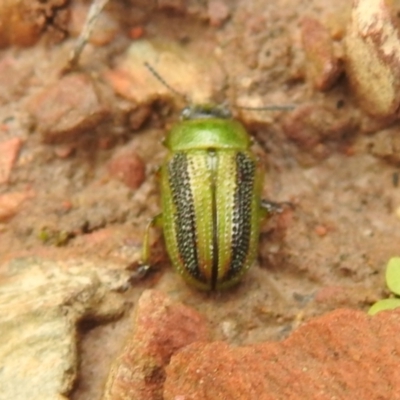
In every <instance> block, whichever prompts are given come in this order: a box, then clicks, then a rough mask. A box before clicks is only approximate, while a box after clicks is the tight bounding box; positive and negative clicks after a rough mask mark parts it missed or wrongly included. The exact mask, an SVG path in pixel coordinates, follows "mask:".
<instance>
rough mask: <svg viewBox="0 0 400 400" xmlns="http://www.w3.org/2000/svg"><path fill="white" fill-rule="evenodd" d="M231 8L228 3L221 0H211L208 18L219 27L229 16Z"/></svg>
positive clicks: (212, 24) (211, 23)
mask: <svg viewBox="0 0 400 400" xmlns="http://www.w3.org/2000/svg"><path fill="white" fill-rule="evenodd" d="M229 14H230V10H229V7H228V5H227V4H226V3H225V2H223V1H221V0H210V1H209V2H208V18H209V19H210V25H211V26H215V27H219V26H221V25H222V24H223V23H224V22H225V21H226V20H227V19H228V17H229Z"/></svg>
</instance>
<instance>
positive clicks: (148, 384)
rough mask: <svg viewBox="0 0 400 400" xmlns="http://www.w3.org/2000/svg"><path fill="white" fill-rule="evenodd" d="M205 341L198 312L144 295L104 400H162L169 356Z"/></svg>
mask: <svg viewBox="0 0 400 400" xmlns="http://www.w3.org/2000/svg"><path fill="white" fill-rule="evenodd" d="M207 337H208V329H207V326H206V322H205V320H204V318H203V317H202V316H201V315H200V314H198V313H197V311H195V310H193V309H191V308H189V307H187V306H184V305H183V304H181V303H177V302H174V301H173V300H171V299H170V298H168V297H167V296H166V295H164V294H163V293H162V292H159V291H156V290H147V291H145V292H144V293H143V294H142V296H141V297H140V299H139V302H138V305H137V308H136V312H135V319H134V321H133V333H132V335H130V336H129V338H128V343H127V344H126V346H125V348H124V350H123V352H122V354H121V356H120V357H119V358H118V359H117V360H116V362H115V363H114V365H113V366H112V368H111V371H110V375H109V377H108V381H107V385H106V390H105V394H104V397H103V400H122V399H135V400H149V399H161V398H162V390H163V383H164V379H165V371H164V369H165V367H166V366H167V365H168V363H169V360H170V358H171V355H172V354H174V353H176V352H177V351H178V350H179V349H181V348H183V347H184V346H187V345H188V344H190V343H194V342H197V341H205V340H207Z"/></svg>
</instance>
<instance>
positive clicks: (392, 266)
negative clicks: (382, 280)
mask: <svg viewBox="0 0 400 400" xmlns="http://www.w3.org/2000/svg"><path fill="white" fill-rule="evenodd" d="M386 284H387V286H388V288H389V289H390V291H391V292H393V293H394V294H397V295H400V257H392V258H391V259H390V260H389V262H388V264H387V266H386Z"/></svg>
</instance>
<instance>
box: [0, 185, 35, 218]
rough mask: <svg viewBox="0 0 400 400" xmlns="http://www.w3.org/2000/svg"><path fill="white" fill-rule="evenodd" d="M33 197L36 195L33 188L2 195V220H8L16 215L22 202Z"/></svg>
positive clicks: (0, 209) (0, 208)
mask: <svg viewBox="0 0 400 400" xmlns="http://www.w3.org/2000/svg"><path fill="white" fill-rule="evenodd" d="M32 197H34V192H33V191H31V190H26V191H23V192H9V193H5V194H2V195H0V222H3V221H7V220H9V219H10V218H12V217H14V216H15V215H16V214H17V213H18V211H19V209H20V207H21V206H22V204H23V203H24V202H25V201H26V200H28V199H30V198H32Z"/></svg>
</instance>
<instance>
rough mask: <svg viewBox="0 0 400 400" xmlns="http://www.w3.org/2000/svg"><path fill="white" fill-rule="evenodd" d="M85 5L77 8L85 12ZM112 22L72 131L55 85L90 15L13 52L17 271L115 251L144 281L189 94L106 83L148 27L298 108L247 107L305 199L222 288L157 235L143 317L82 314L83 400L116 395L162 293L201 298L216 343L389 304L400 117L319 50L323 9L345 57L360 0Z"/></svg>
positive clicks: (136, 13) (10, 235) (222, 7)
mask: <svg viewBox="0 0 400 400" xmlns="http://www.w3.org/2000/svg"><path fill="white" fill-rule="evenodd" d="M149 3H150V2H149ZM210 4H212V6H211V5H210ZM78 6H79V7H80V6H81V5H80V4H77V2H72V3H71V4H69V5H65V6H63V7H67V8H69V11H70V12H71V15H72V16H76V15H78V14H79V12H81V11H80V8H79V7H78ZM85 6H86V5H83V7H85ZM64 11H65V9H64ZM104 15H105V16H104V17H103V19H101V20H100V22H99V25H98V28H97V30H96V32H97V36H96V32H95V34H94V38H95V39H93V41H92V42H91V43H89V44H88V46H87V48H86V49H85V51H84V53H83V55H82V57H81V60H80V71H79V72H77V73H78V74H83V75H84V76H85V77H90V80H89V81H90V82H89V83H87V82H86V83H83V84H84V85H86V84H88V85H93V87H94V89H92V90H94V93H95V94H96V96H97V99H98V102H99V104H97V103H96V101H94V100H93V98H90V99H89V100H87V101H88V102H89V103H90V107H88V108H82V109H81V110H80V112H79V115H77V116H74V117H73V120H74V121H76V120H78V119H79V118H81V119H82V120H83V121H84V122H85V123H86V122H88V125H87V124H85V123H82V124H81V123H78V122H76V124H75V123H74V122H73V123H72V125H71V126H70V125H68V124H66V123H65V124H64V125H62V126H61V127H60V126H59V125H61V123H60V122H59V119H58V118H55V119H54V122H51V124H50V127H48V128H46V129H47V130H46V129H44V128H43V125H41V123H42V121H43V118H45V117H42V116H41V114H40V113H41V112H42V111H43V109H42V108H41V106H42V105H43V104H46V103H45V102H46V98H48V96H54V94H53V92H52V90H54V89H52V86H51V85H58V81H59V80H60V77H61V76H62V74H63V72H62V71H63V67H64V66H65V64H66V60H67V59H68V56H69V53H70V50H71V48H72V46H73V44H74V41H75V38H74V37H73V35H74V34H75V32H76V30H77V29H76V26H72V25H70V26H68V28H67V30H68V32H69V35H68V38H67V39H64V40H63V41H61V42H58V43H57V44H53V42H54V40H59V34H58V33H57V35H56V34H55V33H52V32H53V31H52V30H49V31H48V32H44V34H43V35H42V37H41V39H40V41H39V42H37V43H36V44H34V45H33V46H31V47H29V48H13V47H7V48H4V49H3V50H1V51H0V106H1V107H0V140H1V143H3V142H7V141H9V140H15V138H19V139H20V141H21V143H22V145H21V149H20V150H19V156H18V158H17V159H16V160H15V161H14V162H13V166H12V170H11V172H10V174H9V176H8V177H7V179H5V181H4V182H3V183H0V208H1V207H3V208H4V210H6V208H7V207H8V208H7V210H9V211H8V212H5V211H4V210H3V212H2V213H0V214H1V215H3V217H2V220H1V222H0V270H1V264H2V263H4V262H5V261H7V260H10V259H13V258H16V257H22V256H25V255H35V256H38V257H48V258H54V259H65V258H75V259H76V258H78V259H79V258H85V259H90V260H94V261H96V260H99V259H102V260H107V259H108V260H110V261H112V262H113V263H114V265H115V264H118V265H119V266H120V268H121V269H125V268H131V269H132V271H133V272H132V273H133V274H134V272H135V267H136V266H137V262H138V260H139V257H140V249H141V243H142V237H143V233H144V230H145V226H146V223H147V221H148V219H149V218H150V217H152V216H154V215H156V214H157V213H158V212H159V211H160V203H159V189H158V184H157V179H156V170H157V167H158V166H159V165H160V163H162V160H163V158H164V157H165V155H166V150H165V149H164V148H163V146H162V144H161V140H162V138H163V137H164V136H165V133H166V129H168V127H170V126H171V124H173V123H174V121H176V120H177V118H178V117H179V110H178V107H177V106H176V101H175V100H174V97H173V95H171V96H169V97H168V98H165V97H163V98H161V97H157V96H155V97H154V98H153V99H151V101H142V102H141V103H138V104H134V103H132V102H131V101H130V100H129V99H127V98H123V97H121V96H118V95H117V94H115V91H114V90H113V88H112V87H111V84H110V81H109V80H107V79H106V78H105V72H106V71H110V70H112V69H114V68H115V67H116V66H117V65H118V64H119V62H120V60H121V59H122V58H123V57H124V54H125V51H126V50H127V48H128V46H129V45H130V44H131V43H132V42H133V41H135V40H138V39H137V36H141V39H146V40H149V41H152V40H155V41H156V40H159V39H160V38H162V39H163V40H164V41H166V42H171V43H172V44H174V45H176V44H177V45H179V46H181V47H182V48H183V49H185V50H186V51H187V52H188V53H193V54H196V55H197V57H199V58H202V57H206V56H207V57H211V58H213V60H214V61H215V62H216V63H217V64H218V66H219V68H220V70H221V71H223V73H222V76H223V79H220V80H219V82H218V84H217V83H216V84H215V87H213V91H214V101H224V100H229V103H230V104H241V105H243V104H244V102H245V101H247V100H249V99H250V100H251V99H257V104H260V103H261V104H262V105H270V104H278V105H282V104H295V109H294V110H289V111H249V110H244V109H243V110H240V109H239V110H238V109H234V110H233V111H234V113H235V114H236V115H235V117H236V118H238V119H241V120H242V121H243V122H244V124H245V126H246V128H247V129H248V130H249V132H250V133H251V134H252V136H253V137H254V138H255V141H256V143H257V144H256V145H255V146H254V149H255V152H256V153H257V154H258V155H259V156H260V158H261V160H262V163H263V164H264V165H265V169H266V170H267V173H266V176H265V181H264V191H263V193H264V196H265V197H266V198H268V199H269V200H273V201H276V202H288V203H290V204H289V205H287V204H286V205H285V204H284V205H283V211H282V212H281V213H279V214H277V215H275V216H273V217H272V218H270V219H269V220H268V221H266V222H265V224H263V228H262V233H261V237H260V253H259V258H258V262H257V265H255V266H254V267H253V268H252V269H251V270H250V271H249V273H248V274H247V275H246V276H245V278H244V279H243V281H242V282H241V283H240V284H239V285H238V286H237V287H235V288H233V289H230V290H228V291H225V292H221V293H203V292H199V291H197V290H196V289H194V288H192V287H188V286H187V285H186V284H185V283H184V282H183V281H182V279H181V278H180V277H179V275H177V274H176V273H175V272H174V271H173V270H172V268H171V265H170V262H169V261H168V258H167V256H166V255H165V251H164V247H163V243H162V240H160V238H161V235H160V234H159V235H158V236H157V234H156V233H155V234H154V235H153V236H154V238H153V242H154V243H152V259H153V260H154V269H153V270H152V271H151V272H150V273H149V274H148V275H147V276H146V277H144V278H143V279H135V280H133V282H132V286H131V288H130V289H129V290H128V291H127V292H125V293H124V296H125V297H126V304H127V307H126V313H125V316H124V317H123V318H122V319H120V320H118V321H115V322H113V323H112V324H105V325H97V324H88V323H85V324H82V327H81V338H82V340H81V342H80V349H81V372H80V379H79V382H78V384H77V387H76V390H75V392H74V393H73V394H72V397H71V399H73V400H81V399H88V398H90V399H97V398H99V397H100V395H99V393H100V392H101V386H102V384H103V383H104V380H105V377H106V375H107V372H108V368H109V364H110V362H111V360H112V359H113V358H115V355H116V354H117V353H118V351H119V349H120V348H121V346H122V344H123V343H124V338H125V337H126V335H127V334H128V333H129V332H128V330H127V329H128V326H129V321H130V316H131V313H132V310H133V309H134V307H133V305H134V304H135V303H136V301H137V299H138V297H139V296H140V294H141V293H142V292H143V290H144V289H146V288H157V289H160V290H163V291H165V292H167V293H168V294H169V296H171V297H173V298H174V299H177V300H179V301H182V302H183V303H185V304H187V305H190V306H192V307H194V308H195V309H197V310H198V311H199V312H200V313H202V314H204V315H205V316H206V317H207V319H208V321H209V322H210V325H211V327H212V332H213V339H222V340H226V341H228V342H229V343H232V344H249V343H256V342H262V341H267V340H274V341H275V340H282V339H283V338H285V337H287V336H288V334H289V333H290V332H291V331H293V330H294V329H295V328H296V327H298V326H299V325H300V324H301V323H302V322H303V321H305V320H308V319H310V318H311V317H314V316H317V315H321V314H323V313H326V312H327V311H330V310H333V309H336V308H339V307H345V308H355V309H361V310H367V309H368V307H369V306H370V305H371V304H372V303H373V302H374V301H376V300H378V299H380V298H382V297H383V296H384V295H385V293H386V292H385V285H384V266H385V264H386V262H387V261H388V260H389V258H390V257H392V256H395V255H398V253H399V245H398V243H399V240H400V229H399V226H400V219H399V214H400V211H399V210H400V189H399V178H398V177H399V173H400V164H399V163H398V158H396V157H395V156H396V153H395V152H394V151H393V150H392V148H391V147H390V146H389V148H388V147H387V146H386V147H385V146H384V143H386V142H383V141H387V140H388V137H387V135H385V134H382V132H383V133H385V132H387V130H384V129H385V128H387V127H389V126H390V129H391V134H397V135H398V134H399V132H398V129H400V128H399V126H398V124H397V123H396V122H393V121H390V124H389V122H387V121H377V120H373V119H371V118H370V117H368V115H366V114H364V112H363V111H362V110H361V109H360V108H359V107H358V105H357V102H356V101H355V99H354V95H353V93H352V90H351V87H350V86H349V84H348V81H347V79H346V74H345V72H342V74H341V75H340V76H338V77H337V79H336V80H335V82H334V83H333V84H332V87H331V88H330V89H329V90H327V91H324V92H322V91H320V90H317V89H315V88H314V86H313V84H312V82H311V81H310V77H309V75H308V74H307V62H308V61H307V60H306V58H305V56H304V51H303V49H302V45H301V29H302V28H301V21H302V19H303V17H304V16H308V17H312V18H315V19H318V20H319V21H321V22H322V24H323V25H324V26H325V27H326V29H327V30H328V31H329V32H330V33H331V37H332V43H333V46H334V47H336V48H337V49H339V50H338V53H339V54H340V48H341V46H342V38H343V32H344V31H345V26H346V23H347V21H348V19H349V17H350V6H349V4H348V2H347V1H345V0H340V1H336V2H332V3H329V4H328V3H327V2H326V1H324V0H313V1H302V0H279V1H275V2H267V1H262V0H252V1H245V0H236V1H230V2H227V1H225V2H224V1H222V0H221V1H218V0H214V1H210V2H209V5H208V7H207V6H206V5H204V2H202V1H195V0H192V1H188V2H185V1H172V0H170V1H167V0H163V1H159V2H158V4H157V5H149V4H148V2H145V1H132V3H130V2H129V1H124V2H122V1H121V2H112V4H110V5H108V7H107V8H106V11H105V14H104ZM78 16H79V15H78ZM78 19H79V18H78ZM102 27H103V29H102ZM106 28H107V29H106ZM99 32H101V33H103V34H104V35H105V36H101V35H100V34H99ZM53 34H54V35H56V36H55V37H54V40H51V39H52V37H51V35H53ZM338 60H339V62H340V63H343V59H342V58H341V57H340V56H338ZM212 70H213V69H212V68H210V71H212ZM149 79H150V80H151V79H154V77H150V78H149ZM84 88H85V90H86V86H84ZM88 90H89V89H88ZM324 90H326V89H325V88H324ZM46 91H48V92H46ZM43 93H45V94H43ZM46 93H47V95H46ZM56 93H58V92H56ZM63 93H64V92H63ZM85 93H86V92H85ZM66 96H67V97H66V98H67V99H68V101H67V100H66V102H70V104H71V105H69V107H70V109H71V110H75V109H76V105H75V103H74V102H73V101H72V100H71V97H70V96H71V95H66ZM68 96H69V97H68ZM85 97H90V96H89V95H88V96H85ZM55 98H56V99H57V98H58V95H55ZM63 99H64V98H63ZM70 100H71V101H70ZM147 100H148V99H147ZM250 100H249V101H250ZM77 101H78V102H79V101H80V99H78V100H77ZM41 102H44V103H41ZM32 103H33V105H32ZM68 104H69V103H68ZM247 104H249V103H247ZM250 105H253V103H251V104H250ZM46 107H47V105H46ZM93 110H94V111H93ZM146 110H147V111H146ZM56 112H58V111H54V110H51V111H50V112H49V113H54V114H51V115H52V116H54V115H56ZM63 112H64V111H63ZM92 112H93V114H90V113H92ZM66 113H67V114H68V112H66ZM88 114H90V117H92V116H93V115H96V118H89V115H88ZM47 115H48V114H46V117H47ZM63 115H65V114H63ZM74 115H75V114H74ZM51 121H53V120H51ZM65 126H67V127H66V128H65ZM13 143H14V142H13ZM18 143H19V142H18ZM9 151H10V150H7V152H9ZM126 151H133V153H135V154H136V155H135V156H133V157H138V159H137V160H135V162H134V163H133V164H134V166H133V167H129V168H133V172H132V170H131V169H129V168H128V170H127V171H128V172H126V173H128V174H133V175H135V174H143V173H144V176H143V179H140V176H139V178H138V179H124V178H123V179H122V180H121V179H115V174H114V172H113V168H112V167H111V168H110V163H111V165H115V164H117V165H118V163H114V164H112V160H115V159H118V158H119V157H120V155H121V154H125V153H124V152H126ZM4 154H6V153H4ZM7 154H8V153H7ZM0 157H3V156H2V155H1V154H0ZM4 157H6V155H4ZM7 157H9V155H7ZM141 163H144V166H145V169H144V170H143V171H142V169H141V167H140V164H141ZM124 165H125V164H124ZM138 165H139V166H138ZM1 167H2V164H1V163H0V169H1ZM3 168H5V167H3ZM121 168H122V169H123V168H124V166H122V167H121ZM117 169H118V168H117ZM138 171H139V172H138ZM140 171H142V172H140ZM124 173H125V172H124ZM116 175H118V173H116ZM1 176H2V173H1V171H0V177H1ZM124 176H125V175H124ZM117 178H118V176H117ZM131 182H133V183H131ZM132 187H133V188H132ZM10 195H12V196H11V198H10V197H8V200H7V201H8V203H7V202H5V200H4V198H5V196H10ZM18 195H19V197H18ZM13 196H14V197H13ZM21 196H22V197H21ZM2 199H3V200H2ZM4 204H7V205H4ZM10 210H11V211H10ZM0 211H1V210H0Z"/></svg>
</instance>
